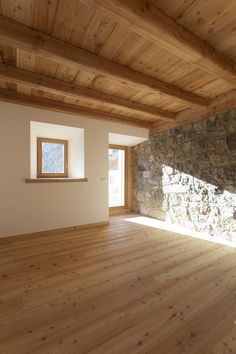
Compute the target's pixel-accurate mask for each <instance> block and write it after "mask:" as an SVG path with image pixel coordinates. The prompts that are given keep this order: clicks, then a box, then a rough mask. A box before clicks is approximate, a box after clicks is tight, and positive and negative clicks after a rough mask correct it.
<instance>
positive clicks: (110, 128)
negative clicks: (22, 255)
mask: <svg viewBox="0 0 236 354" xmlns="http://www.w3.org/2000/svg"><path fill="white" fill-rule="evenodd" d="M30 121H37V122H46V123H52V124H62V125H67V126H73V127H79V128H84V129H85V131H84V133H85V134H84V146H85V177H87V178H88V182H84V183H55V184H54V183H49V184H47V183H43V184H26V183H25V182H24V179H25V178H28V177H30ZM109 132H112V133H117V134H124V135H129V136H137V137H143V138H147V137H148V131H147V130H146V129H142V128H136V127H132V126H125V125H121V124H113V123H108V122H105V121H98V120H94V119H87V118H83V117H79V116H73V115H70V114H63V113H57V112H49V111H46V110H41V109H36V108H30V107H24V106H20V105H14V104H10V103H0V169H1V173H0V236H9V235H16V234H23V233H30V232H37V231H44V230H50V229H56V228H63V227H69V226H73V225H83V224H89V223H96V222H102V221H107V220H108V186H107V183H108V181H107V174H108V157H107V149H108V134H109Z"/></svg>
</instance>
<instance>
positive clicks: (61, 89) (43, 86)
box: [0, 64, 175, 120]
mask: <svg viewBox="0 0 236 354" xmlns="http://www.w3.org/2000/svg"><path fill="white" fill-rule="evenodd" d="M0 78H1V79H2V80H6V81H10V82H13V83H16V84H20V85H25V86H27V87H31V88H34V89H38V90H45V91H47V92H51V93H54V94H60V95H63V96H64V97H69V98H74V99H82V100H85V101H87V102H92V103H97V104H105V105H106V106H107V107H111V108H118V109H119V108H125V109H128V110H131V111H133V112H136V113H143V114H145V115H147V116H151V117H152V118H156V119H161V120H173V119H174V118H175V113H173V112H169V111H165V110H163V109H160V108H157V107H154V106H150V105H145V104H142V103H138V102H134V101H131V100H126V99H123V98H120V97H117V96H114V95H109V94H105V93H103V92H100V91H97V90H92V89H90V88H85V87H81V86H78V85H76V84H74V83H71V82H66V81H62V80H58V79H54V78H50V77H49V76H45V75H41V74H38V73H34V72H31V71H27V70H23V69H20V68H17V67H14V66H8V65H4V64H0Z"/></svg>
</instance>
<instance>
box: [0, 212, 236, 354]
mask: <svg viewBox="0 0 236 354" xmlns="http://www.w3.org/2000/svg"><path fill="white" fill-rule="evenodd" d="M126 218H127V216H126V217H125V219H126ZM0 245H1V248H0V254H1V257H0V263H1V269H0V274H1V282H0V319H1V321H0V329H1V331H0V337H1V338H0V339H1V340H0V351H1V352H2V353H7V354H32V353H35V354H43V353H44V354H45V353H48V354H49V353H50V354H56V353H57V354H58V353H60V354H68V353H70V354H85V353H94V354H95V353H96V354H100V353H101V354H118V353H122V354H124V353H125V354H126V353H127V354H128V353H131V354H137V353H143V354H144V353H153V354H154V353H155V354H156V353H158V354H170V353H171V354H179V353H191V354H203V353H209V354H210V353H211V354H212V353H213V354H222V353H224V354H226V353H235V352H236V341H235V337H236V332H235V331H236V327H235V318H236V317H235V316H236V298H235V288H236V276H235V272H236V259H235V249H233V248H229V247H226V246H221V245H219V244H214V243H211V242H208V241H203V240H197V239H193V238H189V237H186V236H182V235H178V234H175V233H170V232H167V231H163V230H158V229H155V228H149V227H147V226H142V225H138V224H135V223H131V222H129V221H126V220H124V217H122V218H121V217H115V218H113V219H112V221H111V223H110V225H109V226H100V227H94V228H89V229H84V230H77V231H76V230H71V231H69V230H67V231H66V230H65V231H64V232H54V233H53V234H47V235H41V236H40V235H38V236H27V235H25V236H21V237H9V238H5V239H0Z"/></svg>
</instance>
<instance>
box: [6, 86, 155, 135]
mask: <svg viewBox="0 0 236 354" xmlns="http://www.w3.org/2000/svg"><path fill="white" fill-rule="evenodd" d="M0 101H1V102H8V103H15V104H19V105H23V106H30V107H36V108H41V109H46V110H49V111H56V112H62V113H70V114H74V115H77V116H81V117H86V118H91V119H97V120H102V121H109V122H113V123H120V124H126V125H132V126H136V127H142V128H147V129H148V128H150V126H151V124H150V122H147V121H144V120H139V119H135V118H131V117H130V118H129V119H127V117H125V116H119V115H116V114H111V113H107V112H104V111H99V110H97V109H90V108H84V107H81V106H78V105H75V104H67V103H65V102H61V101H55V100H52V99H48V98H44V97H43V98H42V97H33V96H30V95H24V94H21V93H15V92H13V91H9V90H1V89H0Z"/></svg>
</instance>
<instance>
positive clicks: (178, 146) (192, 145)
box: [133, 110, 236, 242]
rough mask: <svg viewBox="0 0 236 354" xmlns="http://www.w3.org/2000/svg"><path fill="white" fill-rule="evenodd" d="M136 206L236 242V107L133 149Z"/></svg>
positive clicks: (163, 217)
mask: <svg viewBox="0 0 236 354" xmlns="http://www.w3.org/2000/svg"><path fill="white" fill-rule="evenodd" d="M133 179H134V180H133V188H134V190H133V197H134V210H135V211H136V212H140V213H141V214H143V215H147V216H151V217H154V218H158V219H161V220H166V221H168V222H171V223H173V224H178V225H181V226H184V227H187V228H190V229H193V230H196V231H199V232H204V233H207V234H209V235H212V236H215V237H223V238H225V239H227V240H229V241H234V242H236V235H235V231H236V230H235V223H236V194H235V193H236V110H233V111H228V112H225V113H222V114H218V115H217V116H215V117H211V118H208V119H203V120H201V121H198V122H195V123H191V124H187V125H185V126H183V127H180V128H174V129H171V130H169V131H166V132H163V133H158V134H155V135H153V136H151V137H150V139H149V140H148V141H147V142H144V143H142V144H140V145H137V146H135V147H134V148H133Z"/></svg>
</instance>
